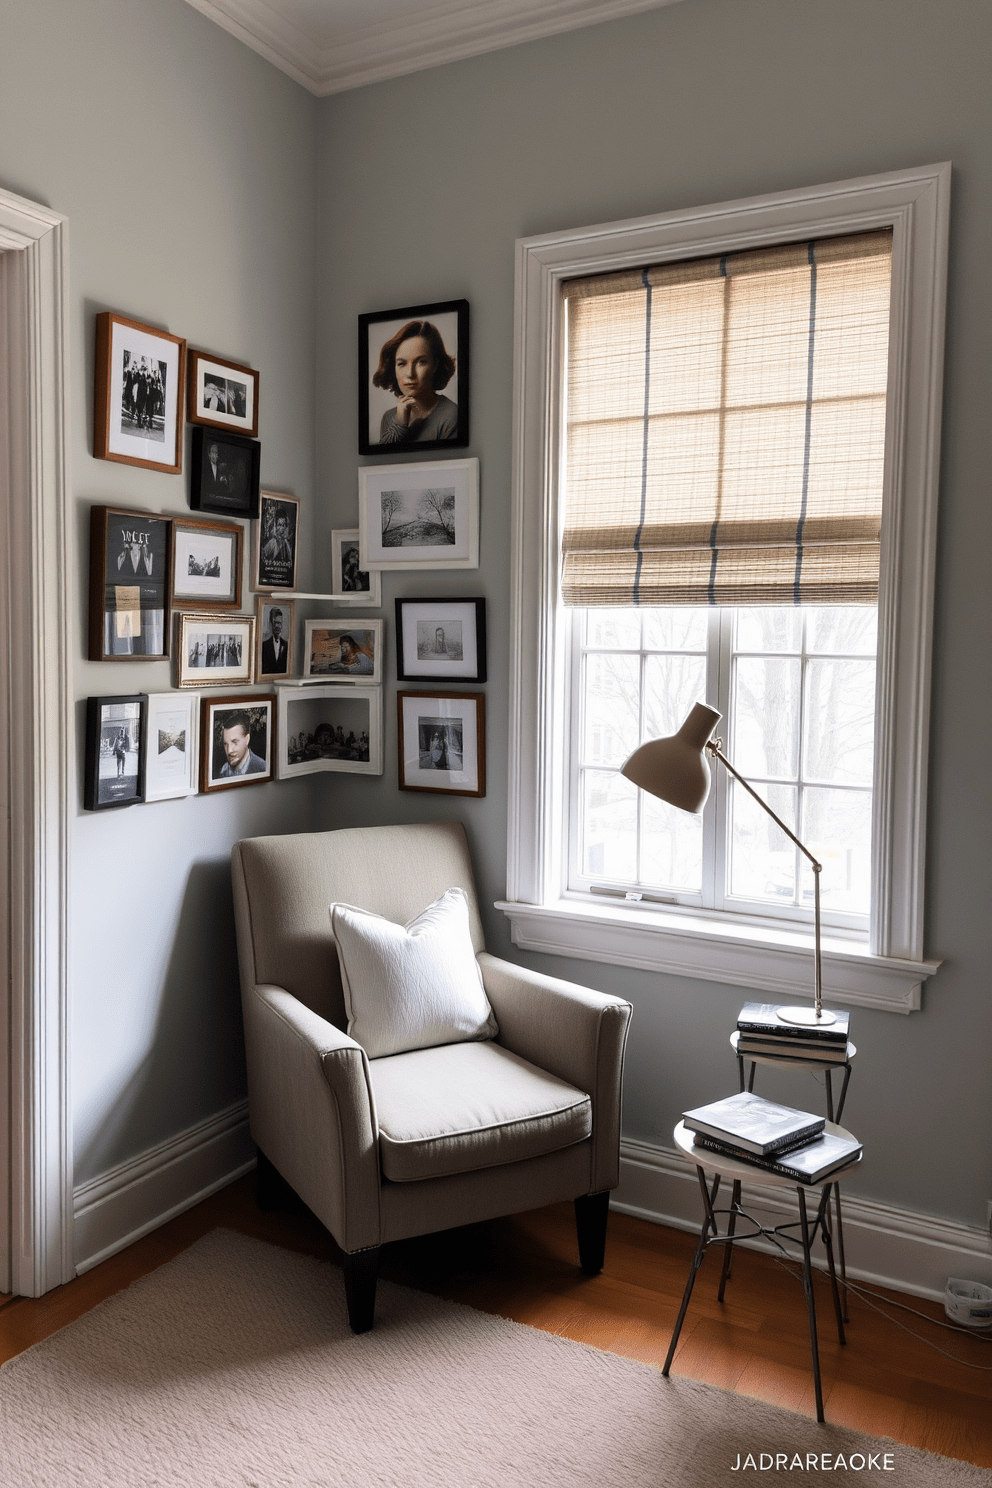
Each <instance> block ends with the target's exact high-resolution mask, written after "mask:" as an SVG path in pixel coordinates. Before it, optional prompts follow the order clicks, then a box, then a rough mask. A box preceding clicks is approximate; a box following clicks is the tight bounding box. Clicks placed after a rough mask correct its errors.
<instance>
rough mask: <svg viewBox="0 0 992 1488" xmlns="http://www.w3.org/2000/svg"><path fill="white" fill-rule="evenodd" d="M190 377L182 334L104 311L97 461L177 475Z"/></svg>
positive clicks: (96, 397) (99, 333)
mask: <svg viewBox="0 0 992 1488" xmlns="http://www.w3.org/2000/svg"><path fill="white" fill-rule="evenodd" d="M185 376H186V342H185V341H184V340H183V338H182V337H181V336H172V335H170V334H169V332H168V331H162V330H159V329H158V328H157V327H156V326H150V325H144V324H143V323H142V322H141V321H140V320H128V319H127V317H126V316H124V315H116V314H114V313H113V312H112V311H110V310H104V311H102V312H101V313H100V314H99V315H98V316H97V318H96V367H95V373H94V387H93V454H94V456H95V457H96V459H98V460H117V461H119V462H120V463H121V464H122V465H141V466H143V467H144V468H145V469H146V470H166V471H169V472H171V473H172V474H175V475H178V474H179V472H180V471H181V470H182V468H183V454H182V432H183V393H184V385H185ZM160 422H161V431H160V428H159V425H160Z"/></svg>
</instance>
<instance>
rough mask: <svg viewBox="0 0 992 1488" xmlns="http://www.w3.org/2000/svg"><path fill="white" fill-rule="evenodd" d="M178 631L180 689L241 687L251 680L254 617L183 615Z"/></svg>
mask: <svg viewBox="0 0 992 1488" xmlns="http://www.w3.org/2000/svg"><path fill="white" fill-rule="evenodd" d="M175 628H176V637H175V648H176V649H175V681H176V686H177V687H224V686H233V687H238V686H243V685H244V684H246V683H248V682H250V681H251V676H252V669H253V666H254V661H255V617H254V615H232V614H230V613H229V612H226V611H224V610H221V611H219V612H218V613H217V614H213V615H202V614H199V613H196V614H188V613H182V614H178V615H177V616H176V618H175Z"/></svg>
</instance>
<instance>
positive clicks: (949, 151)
mask: <svg viewBox="0 0 992 1488" xmlns="http://www.w3.org/2000/svg"><path fill="white" fill-rule="evenodd" d="M990 46H992V12H990V11H989V8H988V6H987V5H986V4H984V3H983V0H874V3H873V4H872V5H870V6H866V5H864V4H863V3H861V0H833V3H831V4H830V5H812V4H796V3H795V0H686V3H683V4H680V5H675V6H666V7H664V8H662V9H659V10H655V11H649V12H646V13H644V14H641V15H637V16H633V17H630V18H628V19H625V20H621V21H616V22H612V23H609V24H606V25H601V26H597V27H591V28H588V29H586V30H579V31H573V32H570V33H568V34H566V35H564V36H560V37H553V38H549V39H547V40H543V41H538V42H534V43H530V44H528V45H526V46H521V47H516V48H512V49H508V50H505V51H500V52H496V53H492V54H490V55H488V56H484V57H479V58H474V59H471V60H468V61H464V62H459V63H455V64H452V65H450V66H447V67H443V68H439V69H435V70H433V71H428V72H422V73H418V74H415V75H412V76H410V77H405V78H399V79H395V80H392V81H389V82H385V83H381V84H377V85H375V86H371V87H367V88H363V89H360V90H356V91H354V92H350V93H343V94H340V95H338V96H336V97H332V98H329V99H325V100H323V101H321V103H320V104H319V113H318V121H319V123H318V140H319V145H318V148H319V159H318V171H319V175H318V182H319V190H318V209H319V227H318V248H317V284H318V318H317V355H316V366H317V441H318V444H317V449H318V481H319V492H320V513H321V515H320V519H319V521H320V523H322V524H323V525H322V527H320V526H319V527H318V531H317V538H318V543H319V542H321V541H322V540H323V539H324V537H325V536H326V535H327V533H329V531H330V529H331V528H332V527H335V526H346V525H351V524H352V523H353V522H354V521H355V520H356V514H357V477H356V472H357V467H358V465H359V463H360V460H359V457H358V454H357V448H358V447H357V437H356V418H355V408H356V393H355V376H356V354H355V349H354V347H355V324H356V317H357V316H358V315H359V314H360V313H362V312H366V311H380V310H387V309H389V308H391V307H395V306H404V305H411V304H417V303H425V302H429V301H434V300H444V299H453V298H458V297H461V296H464V297H465V298H467V299H468V300H469V301H470V303H471V314H472V355H471V372H472V435H471V445H470V447H469V449H468V450H467V451H459V452H458V453H459V454H463V453H467V454H469V455H477V456H478V457H479V459H480V461H481V478H482V523H481V552H482V557H481V563H480V568H479V570H478V572H470V573H467V574H463V575H459V574H451V573H437V574H432V575H424V576H423V577H419V578H418V576H416V575H411V574H409V573H404V574H387V575H385V576H384V586H383V598H384V602H385V609H384V611H383V613H384V614H385V615H386V616H387V618H388V619H389V620H390V621H391V618H392V601H393V598H394V597H395V596H396V595H430V594H440V595H449V596H456V595H463V594H465V595H467V594H481V595H484V596H485V597H486V598H487V600H488V604H489V630H490V670H489V677H490V680H489V683H488V685H487V687H486V689H485V691H486V697H487V711H488V718H489V726H488V763H489V770H488V775H489V788H488V792H487V795H486V797H485V799H483V800H481V801H474V800H459V799H457V798H454V797H432V796H424V795H412V794H409V793H404V792H400V791H399V790H398V789H397V783H396V722H395V703H394V701H393V697H392V694H393V691H394V688H395V683H393V684H392V686H391V687H390V688H388V689H387V694H386V710H385V719H386V736H385V737H386V770H385V774H384V776H383V777H382V779H379V780H350V779H344V778H340V779H337V778H333V779H329V780H328V781H327V782H326V785H327V789H326V792H325V795H324V803H325V816H324V820H325V822H326V824H327V825H328V826H338V825H340V826H350V825H359V824H363V823H368V822H396V821H413V820H422V819H425V818H436V817H442V816H457V817H459V818H460V819H462V820H463V821H464V822H465V823H466V826H467V828H468V831H469V835H470V838H471V842H472V849H473V854H474V859H475V864H476V871H477V875H478V880H479V888H480V894H481V898H482V901H483V912H484V915H485V922H486V933H487V940H488V943H489V948H490V949H491V950H493V951H495V952H497V953H498V954H503V955H507V956H509V957H511V958H513V959H518V960H524V961H526V962H528V963H529V964H531V965H533V966H534V967H536V968H537V969H539V970H543V971H547V972H551V973H554V974H558V975H562V976H566V977H570V978H572V979H574V980H577V981H582V982H587V983H589V984H591V985H593V986H596V987H600V988H602V989H604V990H607V991H613V992H617V993H620V994H621V995H624V996H627V997H629V998H630V1000H631V1001H632V1002H633V1004H634V1007H635V1014H634V1022H633V1032H632V1037H631V1042H630V1047H629V1053H628V1061H627V1074H626V1084H625V1114H624V1131H625V1133H626V1135H627V1136H629V1137H633V1138H637V1139H640V1140H643V1141H647V1142H654V1143H658V1144H661V1145H670V1144H671V1132H672V1126H673V1124H674V1122H675V1120H676V1119H677V1116H678V1113H679V1112H680V1111H681V1110H682V1109H684V1108H685V1107H687V1106H688V1105H693V1104H698V1103H699V1102H700V1101H702V1100H705V1099H714V1098H716V1097H718V1096H719V1095H722V1094H726V1093H729V1092H730V1091H731V1090H733V1089H735V1088H736V1066H735V1064H734V1061H733V1059H732V1057H731V1054H730V1050H729V1047H728V1043H727V1039H728V1035H729V1032H730V1030H731V1029H732V1027H733V1026H734V1022H735V1019H736V1015H737V1012H738V1009H739V1007H740V1005H741V1002H742V1001H743V1000H744V998H745V997H746V996H753V995H754V993H753V992H745V991H743V990H742V989H741V988H737V987H733V986H722V985H717V984H714V983H711V982H703V981H693V980H689V979H685V978H678V977H665V976H655V975H647V974H645V973H640V972H637V971H632V970H623V969H618V968H616V967H610V966H606V965H601V964H596V963H592V962H586V961H569V960H565V959H553V958H549V957H543V956H538V955H524V954H523V953H521V952H518V951H517V950H516V949H515V948H514V947H512V946H511V944H510V942H509V937H508V931H507V924H506V921H505V920H504V918H503V916H502V915H501V914H500V913H499V912H498V911H496V910H495V909H493V908H491V906H492V904H493V901H494V900H497V899H499V898H502V897H503V896H504V893H505V884H506V786H505V779H506V760H507V737H506V718H507V697H508V687H507V684H508V676H509V672H510V668H511V667H513V666H514V664H515V658H514V657H513V656H511V655H510V654H509V641H508V634H509V632H508V606H509V594H510V571H509V520H510V462H511V390H512V378H513V361H512V353H513V253H514V241H515V239H517V238H518V237H522V236H526V235H529V234H534V233H540V232H546V231H553V230H556V229H564V228H570V227H576V226H581V225H585V224H590V223H596V222H606V221H611V220H617V219H622V218H626V217H632V216H637V215H640V214H643V213H649V212H658V211H664V210H669V209H676V208H680V207H689V206H694V205H697V204H706V203H712V202H720V201H725V200H731V199H734V198H740V197H747V196H750V195H755V194H759V193H764V192H770V191H776V190H784V189H787V188H792V187H798V186H805V185H813V184H816V183H820V182H828V181H834V180H843V179H848V178H851V177H856V176H864V175H870V174H872V173H873V172H877V171H883V170H891V169H898V168H901V167H906V166H912V165H921V164H926V163H931V162H935V161H941V160H946V159H949V160H951V161H952V162H953V164H954V168H955V174H954V187H953V217H952V243H951V270H950V290H949V303H948V311H949V315H948V356H947V375H946V413H945V420H944V444H943V469H942V482H941V501H940V537H939V541H940V546H939V556H938V575H937V608H936V625H935V636H936V640H935V657H934V671H933V681H934V687H933V724H932V752H931V789H930V826H929V831H930V845H929V853H928V890H929V891H928V900H927V937H926V939H927V944H926V953H927V954H928V955H929V956H932V957H934V958H938V959H942V960H943V961H944V965H943V967H942V969H941V970H940V972H939V973H938V975H937V976H936V977H934V978H933V979H932V980H931V981H930V982H928V983H927V985H926V987H925V990H924V1000H923V1009H922V1011H921V1012H918V1013H914V1014H912V1015H910V1016H907V1017H903V1016H898V1015H892V1014H883V1013H876V1012H870V1011H864V1010H860V1009H856V1010H855V1011H854V1014H853V1019H852V1030H853V1037H854V1038H855V1041H856V1043H857V1045H858V1050H859V1052H858V1057H857V1061H856V1066H855V1073H854V1078H853V1081H852V1085H851V1092H850V1096H849V1100H848V1106H847V1112H846V1120H847V1124H849V1125H850V1126H851V1127H852V1128H853V1129H854V1130H855V1131H856V1132H857V1133H858V1135H859V1136H860V1137H861V1138H862V1140H863V1141H864V1142H865V1144H866V1154H867V1155H866V1161H865V1163H864V1166H863V1170H862V1172H861V1173H860V1174H859V1175H858V1177H857V1178H856V1179H855V1180H853V1186H854V1187H855V1188H856V1190H857V1192H858V1193H859V1194H861V1195H863V1196H865V1197H871V1198H874V1199H877V1200H881V1201H885V1202H888V1203H891V1204H893V1205H898V1206H900V1207H902V1208H905V1209H910V1210H915V1211H918V1212H920V1213H922V1214H930V1215H941V1216H945V1217H947V1218H951V1219H956V1220H959V1221H961V1222H964V1223H966V1224H970V1225H984V1224H985V1221H986V1200H987V1198H988V1197H989V1195H990V1193H992V1077H990V1073H989V1072H990V1068H992V999H990V997H989V994H988V965H989V961H990V953H992V937H990V929H989V925H990V917H989V915H988V912H987V910H986V909H985V907H984V906H985V903H986V900H987V897H988V896H987V890H986V883H987V857H988V842H989V840H990V836H992V789H990V784H989V775H988V772H987V771H985V770H983V769H982V768H981V767H980V765H979V764H978V762H977V759H976V755H977V752H978V750H977V749H976V744H978V741H981V740H983V739H984V738H985V737H987V735H988V734H989V731H990V728H989V726H990V723H992V717H990V715H992V691H990V688H989V673H988V656H989V654H990V629H992V593H990V589H989V585H988V579H987V568H988V549H989V538H990V528H992V517H990V511H992V504H990V502H989V498H988V469H989V466H990V449H989V444H990V421H989V419H988V416H987V412H986V409H985V404H986V402H987V381H988V374H987V366H988V347H989V344H990V332H992V304H990V300H989V296H988V295H987V293H986V288H985V281H986V274H987V255H988V243H989V241H990V240H992V191H990V185H992V113H990V111H989V108H988V91H987V77H986V68H985V62H984V59H985V58H986V57H987V56H988V54H989V48H990ZM387 675H388V676H390V677H392V678H394V677H395V669H394V663H393V652H392V644H391V642H390V647H389V649H388V650H387ZM978 747H979V748H980V744H979V745H978ZM762 1088H763V1089H764V1090H765V1091H766V1092H767V1093H769V1094H776V1093H777V1094H778V1095H779V1096H780V1097H781V1098H784V1099H791V1100H792V1101H793V1103H799V1104H804V1103H809V1102H810V1101H815V1100H816V1099H817V1098H818V1097H817V1095H816V1092H815V1091H814V1090H813V1089H812V1087H810V1086H809V1084H808V1083H807V1082H803V1081H801V1080H800V1079H799V1078H798V1077H793V1079H792V1080H791V1081H789V1080H787V1079H786V1078H785V1077H784V1076H783V1077H781V1078H780V1079H779V1080H777V1081H772V1080H770V1079H769V1080H768V1081H767V1083H765V1084H764V1085H763V1086H762Z"/></svg>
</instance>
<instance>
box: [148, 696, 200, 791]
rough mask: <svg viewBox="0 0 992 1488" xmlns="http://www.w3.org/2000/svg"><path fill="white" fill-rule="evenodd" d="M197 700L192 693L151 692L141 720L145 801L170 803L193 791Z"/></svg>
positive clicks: (197, 755)
mask: <svg viewBox="0 0 992 1488" xmlns="http://www.w3.org/2000/svg"><path fill="white" fill-rule="evenodd" d="M199 722H200V698H199V694H198V693H195V692H179V693H176V692H153V693H149V695H148V712H147V717H146V720H145V800H146V801H171V800H175V799H176V798H178V797H180V796H189V795H192V794H193V792H194V791H195V790H196V788H197V781H198V779H199V762H200V735H199Z"/></svg>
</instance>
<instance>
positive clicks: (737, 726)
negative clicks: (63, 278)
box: [733, 657, 801, 779]
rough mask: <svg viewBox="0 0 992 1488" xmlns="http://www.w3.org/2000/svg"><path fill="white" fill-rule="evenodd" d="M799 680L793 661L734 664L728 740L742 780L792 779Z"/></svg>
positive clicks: (748, 659) (741, 660) (755, 659)
mask: <svg viewBox="0 0 992 1488" xmlns="http://www.w3.org/2000/svg"><path fill="white" fill-rule="evenodd" d="M800 676H801V671H800V663H799V660H798V658H797V659H795V660H793V659H792V658H789V659H786V658H784V657H782V658H775V659H774V660H773V659H771V658H769V659H768V660H767V661H766V660H762V659H760V658H758V657H739V658H738V660H737V665H736V668H735V675H734V736H733V737H734V764H735V765H736V766H737V768H738V770H740V772H741V774H742V775H759V776H766V775H777V776H779V777H780V778H785V779H795V777H796V775H797V773H798V769H799V685H800Z"/></svg>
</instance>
